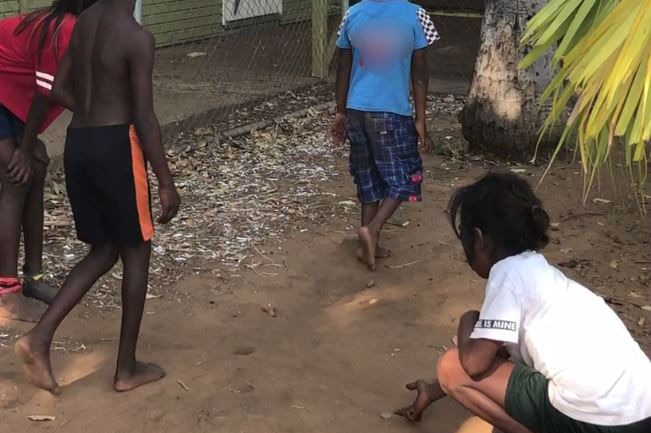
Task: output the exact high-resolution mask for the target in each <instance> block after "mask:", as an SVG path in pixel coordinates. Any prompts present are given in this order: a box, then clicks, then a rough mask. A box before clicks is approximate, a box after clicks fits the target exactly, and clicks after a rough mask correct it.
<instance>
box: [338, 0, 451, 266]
mask: <svg viewBox="0 0 651 433" xmlns="http://www.w3.org/2000/svg"><path fill="white" fill-rule="evenodd" d="M438 39H439V36H438V32H437V31H436V29H435V28H434V24H433V23H432V21H431V20H430V18H429V16H428V15H427V12H425V10H424V9H423V8H421V7H420V6H417V5H415V4H413V3H411V2H409V1H407V0H363V1H361V2H360V3H358V4H356V5H355V6H352V7H351V8H350V9H349V10H348V12H347V13H346V15H345V16H344V18H343V21H342V23H341V27H340V29H339V37H338V39H337V47H338V48H339V65H338V68H337V84H336V98H337V114H336V117H335V120H334V125H333V134H334V138H335V142H337V143H338V144H343V142H344V141H345V137H346V136H347V137H348V140H349V141H350V173H351V175H352V176H353V178H354V180H355V184H356V185H357V196H358V197H359V200H360V202H361V203H362V226H361V227H360V229H359V240H360V246H359V248H358V250H357V257H358V258H359V259H360V260H361V261H363V262H365V263H366V264H367V266H368V267H369V268H370V269H372V270H373V269H375V259H376V258H377V257H386V256H388V252H387V251H386V250H384V249H383V248H381V247H380V246H379V245H378V239H379V237H380V231H381V230H382V226H383V225H384V224H385V223H386V222H387V220H388V219H389V218H390V217H391V215H393V213H394V212H395V211H396V210H397V209H398V207H399V206H400V204H401V203H402V202H403V201H410V202H411V201H420V200H421V193H420V184H421V182H422V179H423V174H422V171H423V166H422V161H421V158H420V155H419V153H418V144H419V142H420V147H421V150H423V151H424V152H429V151H430V150H431V146H430V143H429V140H428V138H427V133H426V128H425V99H426V96H427V82H428V77H429V71H428V70H427V56H426V48H427V47H428V46H429V45H431V44H433V43H434V42H435V41H436V40H438ZM410 80H411V85H412V87H413V93H414V106H415V107H414V108H415V111H416V119H415V121H414V118H413V117H412V114H413V111H414V110H412V106H411V103H410V101H409V88H410Z"/></svg>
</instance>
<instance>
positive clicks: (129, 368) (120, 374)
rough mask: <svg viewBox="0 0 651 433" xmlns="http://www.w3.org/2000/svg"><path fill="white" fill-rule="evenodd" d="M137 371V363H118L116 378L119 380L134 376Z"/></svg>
mask: <svg viewBox="0 0 651 433" xmlns="http://www.w3.org/2000/svg"><path fill="white" fill-rule="evenodd" d="M135 371H136V361H135V360H134V361H130V362H123V363H118V366H117V368H116V369H115V377H116V378H117V379H120V378H124V377H129V376H132V375H133V373H135Z"/></svg>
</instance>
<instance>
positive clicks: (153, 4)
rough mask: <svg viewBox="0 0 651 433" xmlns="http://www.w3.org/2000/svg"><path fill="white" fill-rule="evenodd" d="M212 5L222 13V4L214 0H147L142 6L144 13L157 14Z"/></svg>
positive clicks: (145, 14)
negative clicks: (166, 0)
mask: <svg viewBox="0 0 651 433" xmlns="http://www.w3.org/2000/svg"><path fill="white" fill-rule="evenodd" d="M209 6H212V7H214V8H215V9H216V10H218V11H219V13H220V14H221V5H219V4H215V1H214V0H188V1H178V0H177V1H173V2H159V1H151V0H145V1H144V3H143V6H142V15H143V16H148V15H155V14H159V13H166V12H176V11H184V10H192V9H199V8H203V7H209Z"/></svg>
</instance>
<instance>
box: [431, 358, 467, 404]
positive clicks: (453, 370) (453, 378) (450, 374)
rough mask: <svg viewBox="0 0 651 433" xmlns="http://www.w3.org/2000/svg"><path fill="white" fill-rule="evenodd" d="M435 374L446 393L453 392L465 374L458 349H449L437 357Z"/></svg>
mask: <svg viewBox="0 0 651 433" xmlns="http://www.w3.org/2000/svg"><path fill="white" fill-rule="evenodd" d="M436 375H437V378H438V381H439V383H440V384H441V388H442V389H443V391H445V393H446V394H450V393H452V392H454V391H455V390H456V389H457V388H458V387H460V386H461V385H462V384H463V382H464V378H465V377H466V374H465V372H464V371H463V367H462V366H461V361H460V360H459V350H458V349H450V350H448V351H447V352H445V353H444V354H443V356H441V357H440V358H439V361H438V366H437V368H436Z"/></svg>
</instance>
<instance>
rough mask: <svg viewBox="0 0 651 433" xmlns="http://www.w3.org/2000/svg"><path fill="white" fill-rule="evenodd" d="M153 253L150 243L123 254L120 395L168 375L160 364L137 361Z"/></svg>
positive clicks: (117, 383) (117, 375)
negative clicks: (137, 349)
mask: <svg viewBox="0 0 651 433" xmlns="http://www.w3.org/2000/svg"><path fill="white" fill-rule="evenodd" d="M150 254H151V243H150V242H144V243H142V244H140V245H138V246H136V247H133V248H125V249H123V250H122V251H121V253H120V255H121V257H122V263H123V265H124V278H123V280H122V328H121V330H120V350H119V353H118V363H117V368H116V371H115V383H114V388H115V390H116V391H119V392H122V391H129V390H131V389H133V388H137V387H139V386H141V385H145V384H147V383H150V382H154V381H156V380H159V379H161V378H163V377H164V376H165V371H164V370H163V369H162V368H160V367H159V366H158V365H156V364H151V363H143V362H139V361H137V360H136V345H137V343H138V334H139V332H140V322H141V321H142V312H143V309H144V307H145V297H146V294H147V281H148V277H149V256H150Z"/></svg>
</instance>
